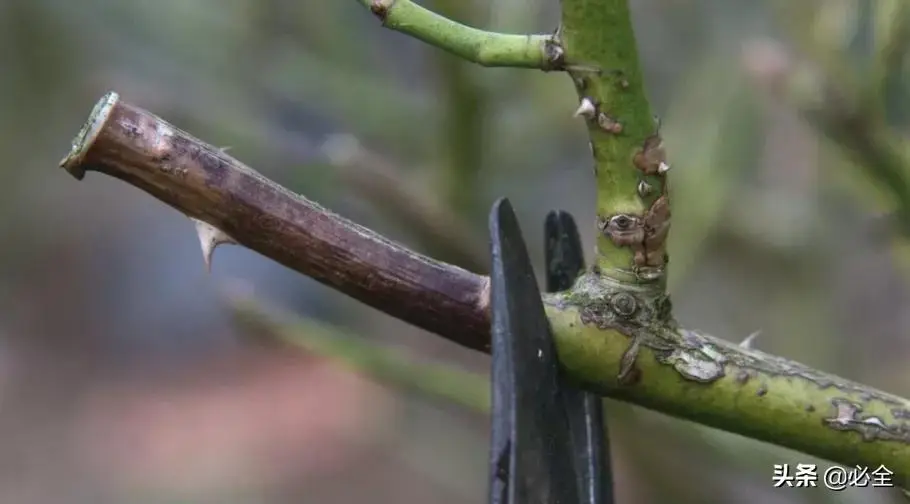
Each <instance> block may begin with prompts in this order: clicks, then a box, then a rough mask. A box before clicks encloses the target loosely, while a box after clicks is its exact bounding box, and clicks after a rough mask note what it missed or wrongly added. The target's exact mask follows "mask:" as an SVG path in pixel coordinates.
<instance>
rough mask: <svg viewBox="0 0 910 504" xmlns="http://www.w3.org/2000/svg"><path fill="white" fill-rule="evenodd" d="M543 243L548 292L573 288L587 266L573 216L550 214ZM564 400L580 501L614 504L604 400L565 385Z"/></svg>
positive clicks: (584, 503) (587, 503) (558, 212)
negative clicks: (604, 417)
mask: <svg viewBox="0 0 910 504" xmlns="http://www.w3.org/2000/svg"><path fill="white" fill-rule="evenodd" d="M544 242H545V244H544V250H545V253H546V264H547V291H548V292H559V291H563V290H567V289H570V288H571V287H572V285H573V284H574V283H575V280H576V279H577V278H578V275H580V274H581V272H582V271H583V270H584V267H585V258H584V250H583V248H582V245H581V237H580V236H579V235H578V226H576V225H575V220H574V219H573V218H572V215H571V214H569V213H567V212H563V211H560V210H554V211H552V212H550V213H549V214H547V219H546V221H545V223H544ZM562 398H563V404H564V405H565V409H566V416H567V417H568V419H569V431H570V433H571V436H572V450H573V454H574V463H575V472H576V475H577V477H578V485H579V494H580V496H579V498H580V500H579V502H580V503H582V504H613V474H612V470H611V464H610V449H609V441H608V438H607V435H606V423H604V419H603V400H602V399H601V398H600V397H598V396H597V395H595V394H591V393H589V392H585V391H582V390H579V389H577V388H574V387H572V386H570V385H566V384H563V390H562Z"/></svg>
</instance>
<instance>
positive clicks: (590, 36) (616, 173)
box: [559, 0, 669, 282]
mask: <svg viewBox="0 0 910 504" xmlns="http://www.w3.org/2000/svg"><path fill="white" fill-rule="evenodd" d="M559 40H560V43H561V45H562V48H563V50H564V51H565V58H566V65H567V67H568V68H569V73H570V75H571V76H572V79H573V82H574V83H575V88H576V90H577V92H578V97H579V101H580V103H584V100H589V101H590V104H591V105H592V106H593V110H592V109H590V108H588V109H587V110H588V111H587V112H581V114H580V115H581V116H582V117H584V118H585V119H586V121H587V123H588V132H589V135H590V139H591V149H592V153H593V156H594V161H593V162H594V173H595V176H596V177H597V217H598V223H597V228H598V229H597V233H598V239H597V251H598V255H597V260H596V266H597V267H599V269H600V271H601V272H602V274H604V275H607V276H609V277H613V278H616V279H618V280H623V281H629V282H641V281H648V282H650V281H659V282H663V281H664V279H665V277H666V275H665V272H664V271H663V264H664V262H665V261H664V258H663V253H662V244H663V238H661V239H660V240H659V242H658V241H654V242H653V243H652V245H654V247H651V248H652V249H655V248H656V249H659V250H653V251H652V250H641V249H643V248H645V249H647V248H648V247H646V246H645V245H644V244H643V243H642V242H643V241H644V240H645V239H646V238H645V236H643V235H644V229H642V228H643V227H644V226H645V221H646V220H647V215H646V211H647V210H648V209H649V208H650V207H652V205H654V203H655V201H656V200H657V199H658V198H659V197H660V196H661V195H664V194H665V178H666V177H665V176H664V175H663V174H660V173H658V171H659V167H660V162H661V161H662V159H661V158H662V154H660V152H659V150H660V147H661V146H660V145H659V142H657V141H656V140H657V138H656V137H652V135H654V134H655V133H656V129H657V125H656V123H655V120H654V117H653V115H652V114H651V109H650V106H649V104H648V100H647V95H646V93H645V88H644V82H643V80H642V74H641V68H640V64H639V61H638V50H637V44H636V41H635V33H634V31H633V29H632V23H631V19H630V13H629V6H628V2H627V1H626V0H563V2H562V19H561V25H560V30H559ZM579 110H580V111H581V110H582V109H581V108H580V109H579ZM649 138H651V139H652V140H653V141H652V142H651V143H650V144H649V147H650V149H649V151H648V152H646V153H643V152H642V151H643V147H644V146H645V142H646V140H648V139H649ZM640 154H649V155H650V156H651V157H652V158H653V161H654V162H651V163H648V162H646V161H647V160H646V159H644V158H641V157H639V159H636V156H637V155H640ZM655 156H656V157H655ZM667 166H669V165H667ZM642 189H643V190H642ZM623 215H625V216H628V218H629V220H627V221H625V222H626V223H627V224H626V225H625V226H623V225H622V224H623V221H616V220H614V221H613V222H614V224H617V226H616V227H617V229H612V228H611V226H610V225H609V223H610V221H611V219H614V218H615V217H617V216H623ZM605 227H606V228H607V230H606V232H605V231H604V228H605ZM608 234H612V235H617V234H624V235H627V236H626V239H620V238H618V237H615V236H614V237H613V238H611V237H610V236H608ZM617 242H620V243H617ZM636 249H638V250H639V252H638V261H636V252H635V251H636ZM648 255H651V258H650V260H648V257H647V256H648ZM642 273H643V274H642Z"/></svg>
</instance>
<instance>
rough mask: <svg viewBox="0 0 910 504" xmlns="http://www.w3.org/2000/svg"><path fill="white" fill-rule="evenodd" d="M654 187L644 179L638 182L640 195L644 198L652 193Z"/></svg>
mask: <svg viewBox="0 0 910 504" xmlns="http://www.w3.org/2000/svg"><path fill="white" fill-rule="evenodd" d="M652 189H653V188H652V187H651V184H649V183H647V182H645V181H644V180H641V181H639V182H638V195H639V196H641V197H642V198H644V197H645V196H647V195H649V194H651V190H652Z"/></svg>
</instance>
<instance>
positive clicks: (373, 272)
mask: <svg viewBox="0 0 910 504" xmlns="http://www.w3.org/2000/svg"><path fill="white" fill-rule="evenodd" d="M61 166H62V167H63V168H65V169H66V170H67V171H68V172H69V173H70V174H72V175H73V176H74V177H76V178H77V179H80V180H81V179H82V178H83V177H84V175H85V172H86V171H98V172H101V173H105V174H107V175H110V176H112V177H116V178H118V179H121V180H123V181H125V182H127V183H129V184H131V185H134V186H136V187H138V188H140V189H142V190H143V191H145V192H147V193H149V194H151V195H152V196H154V197H155V198H158V199H159V200H161V201H162V202H164V203H165V204H167V205H169V206H171V207H173V208H175V209H177V210H179V211H180V212H182V213H184V214H186V215H187V216H188V217H190V218H191V219H194V220H195V221H197V228H198V229H200V238H201V239H202V240H203V248H204V249H205V247H206V245H205V243H209V244H211V245H212V246H214V245H217V244H218V243H229V242H235V243H238V244H240V245H243V246H245V247H247V248H249V249H251V250H255V251H256V252H259V253H260V254H262V255H264V256H266V257H269V258H271V259H273V260H275V261H277V262H279V263H281V264H283V265H285V266H287V267H288V268H291V269H293V270H295V271H298V272H300V273H303V274H305V275H307V276H309V277H311V278H314V279H316V280H317V281H319V282H321V283H323V284H325V285H328V286H331V287H333V288H335V289H337V290H339V291H341V292H343V293H345V294H347V295H349V296H351V297H353V298H355V299H357V300H359V301H361V302H363V303H365V304H367V305H369V306H372V307H374V308H377V309H379V310H381V311H383V312H385V313H388V314H389V315H392V316H394V317H397V318H400V319H402V320H404V321H406V322H409V323H412V324H414V325H416V326H418V327H421V328H423V329H426V330H429V331H432V332H434V333H437V334H439V335H441V336H443V337H445V338H447V339H450V340H452V341H454V342H456V343H459V344H461V345H464V346H466V347H469V348H473V349H477V350H482V351H487V349H488V346H489V331H490V322H489V308H488V293H487V288H488V281H489V279H488V278H487V277H485V276H481V275H477V274H474V273H471V272H469V271H466V270H463V269H460V268H458V267H455V266H452V265H448V264H444V263H440V262H438V261H435V260H433V259H430V258H427V257H425V256H422V255H420V254H417V253H415V252H413V251H411V250H408V249H407V248H405V247H403V246H401V245H399V244H397V243H394V242H391V241H389V240H388V239H386V238H384V237H382V236H380V235H378V234H376V233H374V232H373V231H371V230H369V229H366V228H364V227H362V226H359V225H357V224H355V223H353V222H351V221H349V220H347V219H344V218H342V217H340V216H338V215H336V214H334V213H332V212H330V211H328V210H326V209H325V208H323V207H321V206H319V205H318V204H316V203H313V202H312V201H309V200H307V199H306V198H304V197H302V196H300V195H297V194H295V193H293V192H291V191H289V190H287V189H285V188H283V187H281V186H280V185H278V184H277V183H275V182H273V181H271V180H269V179H267V178H265V177H264V176H262V175H261V174H260V173H258V172H256V171H255V170H253V169H251V168H249V167H247V166H245V165H244V164H242V163H241V162H239V161H237V160H236V159H234V158H232V157H231V156H228V155H227V154H225V153H224V152H223V151H221V150H220V149H218V148H216V147H213V146H211V145H208V144H206V143H205V142H203V141H201V140H198V139H196V138H194V137H192V136H191V135H189V134H187V133H185V132H183V131H181V130H180V129H178V128H176V127H174V126H172V125H171V124H168V123H167V122H166V121H164V120H162V119H161V118H159V117H157V116H155V115H154V114H152V113H150V112H148V111H145V110H143V109H141V108H139V107H135V106H133V105H130V104H128V103H124V102H123V101H121V100H120V99H119V97H118V95H117V94H116V93H108V94H107V95H105V96H104V97H103V98H102V99H101V100H100V101H99V102H98V104H97V105H96V106H95V109H94V110H93V111H92V114H91V116H90V118H89V120H88V122H87V123H86V124H85V126H84V127H83V129H82V131H81V132H80V134H79V135H78V137H77V138H76V140H75V141H74V143H73V147H72V150H71V152H70V154H69V155H68V156H67V157H66V158H65V159H64V160H63V161H62V162H61ZM199 222H201V223H203V224H201V225H200V224H199ZM203 231H204V232H203ZM219 233H220V236H219ZM205 255H208V254H207V253H206V254H205Z"/></svg>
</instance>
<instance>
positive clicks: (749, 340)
mask: <svg viewBox="0 0 910 504" xmlns="http://www.w3.org/2000/svg"><path fill="white" fill-rule="evenodd" d="M759 334H761V329H759V330H757V331H755V332H754V333H752V334H750V335H748V336H746V339H744V340H742V342H741V343H740V344H739V346H740V347H741V348H745V349H746V350H751V349H752V342H753V341H755V338H757V337H758V335H759Z"/></svg>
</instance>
